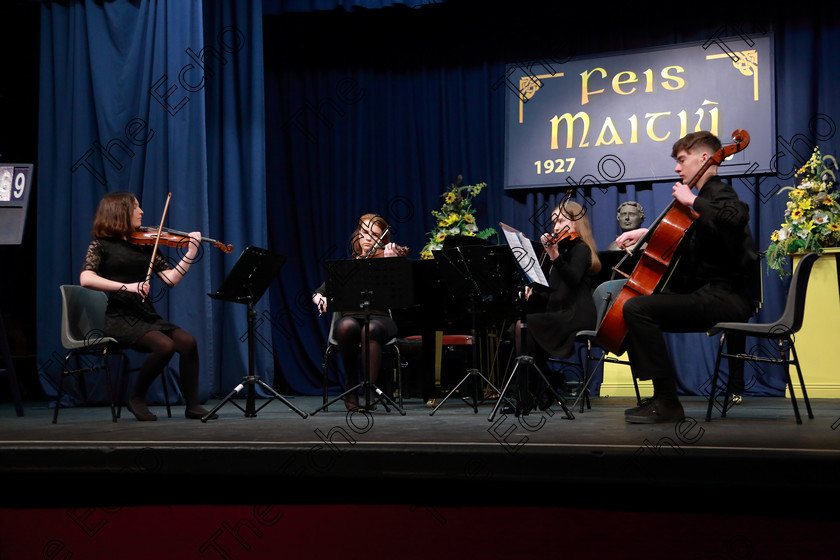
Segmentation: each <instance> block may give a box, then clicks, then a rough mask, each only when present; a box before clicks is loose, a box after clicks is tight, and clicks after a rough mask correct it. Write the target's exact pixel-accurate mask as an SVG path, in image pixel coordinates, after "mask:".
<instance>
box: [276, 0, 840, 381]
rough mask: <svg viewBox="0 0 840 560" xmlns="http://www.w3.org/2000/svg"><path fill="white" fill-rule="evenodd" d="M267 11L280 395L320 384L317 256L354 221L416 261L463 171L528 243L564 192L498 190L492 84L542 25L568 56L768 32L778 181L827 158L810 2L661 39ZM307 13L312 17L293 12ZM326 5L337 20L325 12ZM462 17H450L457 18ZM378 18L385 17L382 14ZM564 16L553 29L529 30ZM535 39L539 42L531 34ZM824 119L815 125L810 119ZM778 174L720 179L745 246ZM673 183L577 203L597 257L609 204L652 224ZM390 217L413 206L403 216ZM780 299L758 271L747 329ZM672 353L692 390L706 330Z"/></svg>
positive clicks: (324, 324) (442, 11)
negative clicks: (739, 215) (384, 222)
mask: <svg viewBox="0 0 840 560" xmlns="http://www.w3.org/2000/svg"><path fill="white" fill-rule="evenodd" d="M268 4H272V9H271V10H269V8H268V7H266V12H267V15H266V16H265V23H266V25H265V30H266V31H265V35H266V37H265V42H266V105H267V111H266V121H267V147H266V149H267V178H268V179H267V190H268V194H267V202H268V212H269V228H270V244H271V246H272V247H274V248H275V249H276V250H278V251H280V252H283V253H286V254H289V255H292V256H293V261H292V262H290V263H289V264H288V265H287V267H286V269H285V270H284V271H283V279H282V289H279V288H278V291H277V292H276V295H277V297H276V298H275V297H272V305H273V312H274V313H275V314H276V317H277V318H278V321H277V323H276V325H275V326H276V329H275V330H274V331H273V335H274V336H273V340H274V344H275V350H276V357H277V360H278V367H280V368H281V370H282V373H283V375H284V377H285V379H286V380H287V382H288V383H289V385H290V386H291V387H292V388H293V389H294V390H295V391H299V392H302V393H316V392H317V391H318V389H319V386H320V385H319V384H320V378H319V376H318V369H319V368H320V365H321V358H322V355H323V350H324V348H325V345H326V334H327V328H328V319H327V318H326V317H321V318H318V317H317V316H316V315H315V313H314V309H313V307H312V304H311V302H310V299H309V297H310V295H311V293H312V291H313V290H314V289H315V288H316V287H317V286H318V285H319V284H320V283H321V282H322V281H323V279H324V278H323V277H324V261H325V260H328V259H331V258H342V257H345V256H346V255H347V251H346V240H347V236H348V235H349V233H350V232H351V231H352V229H353V227H354V224H355V220H356V218H357V217H358V216H359V215H360V214H362V213H364V212H370V211H375V212H379V213H381V214H382V215H384V216H385V217H386V218H389V219H390V220H391V222H392V223H393V225H394V239H395V240H396V241H397V242H398V243H400V244H404V245H409V246H410V247H411V249H412V253H411V255H410V256H412V257H415V258H416V257H417V256H418V252H419V249H420V247H421V246H422V245H423V244H424V243H425V240H426V235H425V233H426V232H427V231H429V230H430V229H431V228H432V225H433V224H432V217H431V215H430V211H431V210H433V209H438V208H439V207H440V202H441V201H440V198H439V195H440V193H441V192H443V190H444V189H445V188H446V187H447V186H448V185H449V184H450V183H451V182H452V179H453V177H455V176H456V175H457V174H459V173H460V174H462V175H463V178H464V183H465V184H469V183H477V182H482V181H486V182H487V183H488V184H489V187H488V188H487V190H485V192H484V193H482V194H481V195H480V197H479V200H478V207H479V211H478V219H479V225H480V226H481V227H488V226H493V227H497V226H498V223H499V222H500V221H503V222H505V223H508V224H510V225H512V226H513V227H516V228H518V229H521V230H522V231H524V232H525V233H526V234H528V235H531V236H533V237H536V236H538V234H539V228H538V227H537V226H535V225H534V224H535V223H539V222H540V221H543V222H544V221H545V214H547V213H548V212H550V210H551V207H553V205H554V204H556V203H557V202H558V201H559V200H560V199H561V197H562V196H563V193H564V191H565V189H564V188H562V187H561V186H558V187H557V188H556V189H545V190H543V191H541V192H504V191H503V185H502V182H503V169H504V160H503V158H504V153H503V146H504V126H503V123H502V121H501V115H503V112H504V104H503V100H504V87H499V86H498V83H499V80H500V78H501V77H502V76H503V73H504V69H505V64H507V63H513V62H518V61H527V60H535V59H537V58H539V57H541V56H545V53H546V52H548V51H544V50H540V48H541V45H542V46H545V44H544V43H545V42H546V41H547V39H546V36H547V35H550V34H551V33H549V31H551V30H555V31H557V32H558V33H560V35H561V36H562V37H565V41H566V44H568V45H573V46H574V48H573V51H570V53H569V54H574V55H580V56H586V55H594V54H597V53H604V52H617V51H621V50H624V49H634V48H643V47H652V46H657V45H668V44H679V43H683V42H689V41H704V40H707V39H709V38H711V37H713V36H715V35H716V34H719V33H721V30H724V32H728V33H733V34H734V33H737V32H741V33H742V34H743V33H747V34H749V33H753V32H758V31H759V30H765V31H770V30H772V31H773V33H774V36H775V38H776V52H775V54H776V73H777V99H776V101H777V106H778V121H777V125H778V126H777V134H778V136H779V138H778V140H779V145H780V150H781V149H782V148H781V146H782V145H783V141H790V140H791V139H792V138H795V137H796V135H803V136H805V137H807V141H805V140H803V141H802V142H800V144H799V146H798V147H799V148H800V151H799V152H797V153H796V154H785V156H784V158H782V159H781V160H780V161H781V162H783V164H784V166H785V168H787V165H788V163H789V162H790V161H791V160H792V159H795V160H796V161H797V162H799V164H801V163H803V162H804V161H805V160H806V159H807V158H808V156H809V155H810V150H811V149H812V148H813V145H814V143H819V144H820V146H821V147H822V149H823V153H834V154H836V153H837V152H838V150H837V148H838V143H837V139H836V137H835V135H834V131H833V130H830V131H827V130H826V128H830V124H827V123H836V122H837V119H838V118H840V107H838V98H837V96H836V95H833V94H832V93H831V92H833V91H836V90H837V86H838V81H840V78H838V76H837V74H836V72H834V71H833V66H834V65H836V63H835V62H834V59H835V58H836V54H837V47H836V45H837V44H840V43H838V39H840V37H838V24H837V21H838V18H837V17H836V16H831V15H830V14H828V13H825V12H816V11H815V10H814V9H813V8H812V7H810V6H808V5H803V6H801V9H798V10H785V12H784V13H782V12H777V13H774V12H773V11H772V10H762V11H761V13H760V14H758V15H757V14H756V12H754V11H751V10H749V9H748V8H747V7H744V8H743V10H738V8H737V7H733V9H732V10H727V11H726V12H725V13H712V12H703V13H698V14H695V13H692V14H691V17H680V15H679V14H673V16H674V24H673V25H668V26H662V25H661V24H660V23H658V22H656V21H653V20H649V19H646V18H642V16H639V17H636V18H632V17H631V18H629V19H628V16H627V15H626V14H624V15H619V14H613V13H612V12H610V11H609V10H605V11H604V12H603V13H599V17H598V18H594V19H593V18H591V16H592V13H591V11H592V8H591V7H589V8H586V7H582V6H578V7H576V8H572V7H569V6H563V7H562V9H561V8H560V7H557V8H556V10H554V11H552V10H550V9H545V10H544V13H543V10H542V9H540V10H536V9H533V10H531V11H530V12H529V11H528V8H527V7H524V6H520V7H518V8H517V9H516V10H514V9H512V8H511V9H507V10H505V9H504V8H496V9H491V8H492V7H491V6H488V5H485V4H482V5H481V6H480V7H479V6H478V5H477V4H472V3H470V2H465V3H461V2H443V3H438V4H439V5H437V6H434V7H431V6H422V8H423V9H416V10H406V9H404V10H399V9H395V10H384V9H383V10H367V11H365V10H348V9H347V6H344V5H343V4H344V3H341V2H334V3H331V2H320V3H319V2H309V3H307V2H303V3H298V5H296V7H295V8H289V9H285V10H284V9H283V7H284V6H278V5H277V3H268ZM268 4H267V6H268ZM284 4H285V3H284ZM307 4H308V5H309V8H310V11H309V12H307V11H306V10H305V9H303V6H305V5H307ZM330 4H334V6H333V8H335V9H332V10H330V9H329V7H328V6H329V5H330ZM354 4H355V3H354ZM358 4H361V3H358ZM465 5H466V6H467V7H466V8H464V10H463V11H459V9H458V6H461V7H463V6H465ZM470 5H472V6H473V9H470V8H469V6H470ZM427 8H428V9H427ZM568 10H572V11H573V12H574V13H571V12H569V13H566V14H565V15H566V16H568V17H566V18H565V19H564V18H560V17H559V14H558V13H557V12H558V11H568ZM827 10H828V11H836V10H834V9H831V8H827ZM386 11H387V12H388V15H389V17H385V16H384V15H383V14H384V13H385V12H386ZM268 13H271V14H275V15H271V16H269V15H268ZM432 13H433V14H435V15H429V14H432ZM564 13H565V12H564ZM587 14H588V15H589V16H590V17H589V18H587V17H586V16H587ZM573 16H581V17H580V18H579V19H575V17H573ZM561 21H562V22H564V25H563V27H562V30H561V28H559V27H558V28H556V29H555V28H554V27H551V26H548V27H545V28H543V27H541V25H542V24H543V23H546V22H554V23H557V24H559V23H560V22H561ZM570 22H576V23H574V24H570ZM543 29H544V31H545V33H541V32H538V31H539V30H543ZM595 31H598V32H595ZM520 33H521V34H520ZM742 47H743V48H747V46H746V45H742ZM820 115H822V116H825V117H826V118H825V119H822V120H820V117H819V116H820ZM815 119H816V121H815ZM814 122H816V124H817V125H819V126H820V127H821V128H819V131H818V136H815V131H814V130H812V129H813V128H814V125H813V123H814ZM726 134H728V132H722V138H721V139H722V141H723V142H724V143H727V142H728V141H729V139H728V138H727V137H726ZM651 157H652V158H654V157H655V158H667V157H669V154H668V153H665V152H663V153H659V154H651ZM785 158H786V159H785ZM779 165H780V169H779V171H780V177H758V178H748V179H744V180H741V179H735V180H734V181H733V185H734V186H735V188H736V190H737V191H738V193H739V196H741V198H742V199H743V200H744V201H746V202H747V203H748V204H749V205H750V207H751V210H752V215H751V226H752V229H753V234H754V237H755V239H756V244H757V248H758V249H759V250H763V249H765V248H766V246H767V244H768V243H769V236H770V233H771V232H772V231H773V230H774V229H776V228H778V227H779V224H780V223H781V221H782V217H783V209H784V203H785V200H784V197H783V196H775V195H773V194H772V193H773V192H775V191H776V190H777V188H778V187H780V186H784V185H789V184H791V180H792V178H791V177H790V176H789V175H788V176H787V177H781V175H782V171H783V169H782V163H780V164H779ZM671 184H672V183H660V184H653V185H651V184H645V185H622V186H620V187H616V186H614V185H607V188H606V189H605V191H602V190H601V189H597V188H595V189H592V190H591V191H590V192H586V191H582V190H579V191H578V192H577V195H576V197H577V200H579V201H581V202H583V203H584V204H585V205H586V206H587V207H588V209H589V212H590V217H591V219H592V222H593V225H594V229H595V236H596V241H597V243H598V245H599V248H600V249H604V248H606V246H607V245H608V244H609V243H610V242H611V241H612V240H613V239H614V237H615V236H616V235H617V234H618V233H620V230H619V229H618V225H617V223H616V220H615V208H616V207H617V206H618V204H620V203H621V202H623V201H625V200H638V201H639V202H641V203H642V205H643V206H644V209H645V212H646V214H647V220H646V223H645V225H649V224H650V223H652V222H653V220H654V219H655V218H656V217H657V216H658V215H659V214H660V213H661V212H662V211H663V210H664V209H665V208H666V206H667V205H668V204H669V203H670V201H671V196H670V188H669V186H670V185H671ZM403 208H408V209H409V211H408V212H400V211H399V210H402V209H403ZM786 290H787V282H786V281H781V280H779V279H778V277H776V275H775V273H774V274H766V273H765V276H764V306H763V308H762V310H761V311H760V312H759V313H758V315H757V317H756V320H759V321H766V320H773V319H775V318H777V317H778V316H779V315H780V313H781V309H782V307H783V305H784V298H785V295H786ZM668 342H669V345H670V347H671V349H672V352H673V358H674V360H675V361H676V362H678V364H679V367H678V369H679V372H680V379H679V386H680V390H681V392H682V393H684V394H689V395H702V394H704V388H705V385H706V383H707V380H708V379H709V377H710V375H711V371H712V367H713V365H714V352H715V349H716V345H717V339H715V338H709V337H707V336H706V335H705V334H704V333H697V334H674V335H668ZM750 343H751V341H750ZM281 349H282V351H280V350H281ZM277 351H280V352H277ZM747 375H748V380H747V382H748V384H751V385H750V389H749V391H750V393H751V394H755V395H781V394H783V392H784V386H783V383H782V380H781V372H780V371H777V368H772V369H771V368H768V369H767V370H766V371H765V370H760V371H751V370H750V368H749V366H748V368H747ZM749 376H752V378H750V377H749Z"/></svg>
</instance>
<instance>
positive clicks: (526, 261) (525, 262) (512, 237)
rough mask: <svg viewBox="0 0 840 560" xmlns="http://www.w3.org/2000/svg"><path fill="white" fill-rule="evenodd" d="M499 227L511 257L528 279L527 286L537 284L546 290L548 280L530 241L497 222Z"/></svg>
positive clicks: (518, 232) (521, 234) (519, 232)
mask: <svg viewBox="0 0 840 560" xmlns="http://www.w3.org/2000/svg"><path fill="white" fill-rule="evenodd" d="M499 226H501V228H502V231H503V232H504V234H505V239H506V240H507V244H508V246H510V249H511V251H513V256H514V258H515V259H516V262H517V264H518V265H519V268H520V269H522V272H523V274H525V277H526V278H527V279H528V282H529V284H531V285H533V284H538V285H540V286H543V287H545V288H548V280H547V279H546V277H545V274H544V273H543V270H542V267H540V260H539V258H537V254H536V253H535V252H534V246H533V244H532V243H531V240H530V239H528V238H527V237H526V236H525V235H524V234H523V233H522V232H521V231H519V230H517V229H514V228H512V227H510V226H509V225H506V224H503V223H501V222H499Z"/></svg>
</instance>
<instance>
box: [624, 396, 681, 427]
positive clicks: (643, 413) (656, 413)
mask: <svg viewBox="0 0 840 560" xmlns="http://www.w3.org/2000/svg"><path fill="white" fill-rule="evenodd" d="M630 410H631V411H633V409H630ZM684 418H685V411H684V410H683V407H682V404H680V402H679V401H675V402H666V401H664V400H662V399H650V400H649V401H648V402H647V403H645V404H644V405H643V406H640V407H638V410H635V411H633V412H630V411H628V412H625V413H624V419H625V420H626V421H627V422H630V423H631V424H659V423H661V422H678V421H680V420H682V419H684Z"/></svg>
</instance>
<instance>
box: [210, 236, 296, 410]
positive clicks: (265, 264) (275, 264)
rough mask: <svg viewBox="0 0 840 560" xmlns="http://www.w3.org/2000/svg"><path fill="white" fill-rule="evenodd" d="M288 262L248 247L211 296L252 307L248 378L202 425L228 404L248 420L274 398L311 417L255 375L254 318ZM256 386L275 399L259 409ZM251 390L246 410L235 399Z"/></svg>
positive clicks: (282, 257)
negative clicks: (261, 299) (263, 299)
mask: <svg viewBox="0 0 840 560" xmlns="http://www.w3.org/2000/svg"><path fill="white" fill-rule="evenodd" d="M285 262H286V257H285V256H284V255H278V254H276V253H272V252H271V251H268V250H266V249H260V248H259V247H248V248H247V249H245V250H244V251H243V252H242V254H241V255H240V256H239V260H237V261H236V263H235V264H234V265H233V268H232V269H231V271H230V273H229V274H228V275H227V278H225V279H224V281H223V282H222V285H221V286H220V287H219V289H218V290H217V291H216V293H215V294H207V295H209V296H210V297H211V298H213V299H218V300H222V301H230V302H233V303H244V304H245V305H247V307H248V375H247V376H245V377H243V378H242V382H241V383H240V384H239V385H237V386H236V387H234V389H233V391H231V392H230V393H229V394H228V396H226V397H225V398H224V399H223V400H222V402H220V403H219V404H217V405H216V406H215V408H213V410H211V411H209V412H208V413H207V414H205V415H204V416H203V417H202V418H201V421H202V422H207V420H208V419H209V418H210V417H212V416H213V415H214V414H215V413H216V411H218V410H219V409H220V408H222V407H223V406H224V405H226V404H227V403H229V402H230V403H232V404H233V405H234V406H235V407H236V408H238V409H239V410H241V411H242V412H244V413H245V416H246V417H247V418H253V417H254V416H256V415H257V412H259V411H260V410H262V409H263V408H264V407H265V406H266V405H267V404H268V403H270V402H271V401H272V400H273V399H278V400H280V401H281V402H282V403H283V404H285V405H286V406H288V407H289V408H291V409H292V410H294V411H295V412H297V413H298V414H299V415H300V416H301V418H306V417H307V414H306V413H305V412H303V411H302V410H299V409H298V408H297V407H295V406H294V405H293V404H292V403H290V402H289V401H288V400H286V399H285V398H283V396H282V395H280V394H279V393H278V392H277V391H275V390H274V389H273V388H272V387H269V386H268V385H267V384H266V383H265V382H263V381H262V380H261V379H260V378H259V376H257V375H254V319H255V318H256V315H257V311H256V309H255V308H254V306H255V305H256V304H257V302H258V301H259V300H260V298H261V297H262V296H263V294H264V293H265V291H266V290H267V289H268V286H269V284H271V282H272V281H273V280H274V278H275V277H276V276H277V273H278V272H279V270H280V267H281V266H283V263H285ZM255 385H259V386H260V387H262V388H263V389H265V390H266V391H267V392H269V393H270V394H271V395H272V397H271V398H270V399H269V400H267V401H266V402H265V403H263V404H262V406H260V407H259V408H256V406H255V401H254V399H255V396H256V395H255V393H256V391H255V389H256V388H255ZM245 387H248V395H247V400H246V404H245V408H242V407H241V406H239V404H238V403H237V402H235V401H234V400H233V398H234V397H235V396H236V395H238V394H239V392H240V391H242V389H244V388H245Z"/></svg>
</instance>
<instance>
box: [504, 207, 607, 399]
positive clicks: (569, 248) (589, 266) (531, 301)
mask: <svg viewBox="0 0 840 560" xmlns="http://www.w3.org/2000/svg"><path fill="white" fill-rule="evenodd" d="M552 222H553V224H554V225H553V231H552V232H551V233H546V234H544V235H543V236H542V237H541V241H542V243H543V246H544V250H545V257H546V258H547V259H548V262H547V263H544V267H548V269H547V272H546V275H547V277H548V278H547V279H548V284H549V290H548V291H546V292H545V293H543V292H541V291H532V290H531V289H530V288H527V289H526V292H525V295H526V297H527V299H528V301H527V306H526V315H525V320H526V326H527V328H526V329H525V332H524V333H522V330H521V324H520V322H518V321H517V323H516V326H515V327H516V331H515V341H516V344H517V353H518V354H519V355H523V354H525V355H528V356H532V357H533V358H534V359H535V360H536V361H537V364H538V367H539V368H540V369H541V370H542V371H547V370H546V369H545V360H546V359H547V358H548V356H549V355H551V356H555V357H557V358H566V357H568V356H570V355H571V354H572V352H573V351H574V341H575V334H576V333H577V332H578V331H582V330H587V329H594V328H595V326H596V325H595V322H596V321H597V311H596V309H595V304H594V302H593V300H592V285H591V279H592V277H593V276H592V275H594V274H597V273H598V272H599V271H600V270H601V261H600V260H599V259H598V253H597V251H596V246H595V241H594V238H593V235H592V227H591V225H590V223H589V218H588V217H587V216H586V211H585V210H584V209H583V207H581V205H580V204H578V203H577V202H574V201H572V200H565V201H564V202H563V203H561V204H560V205H558V206H557V207H556V208H555V209H554V211H553V213H552ZM547 394H548V393H546V395H547ZM546 404H547V402H546ZM526 406H527V403H526Z"/></svg>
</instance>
